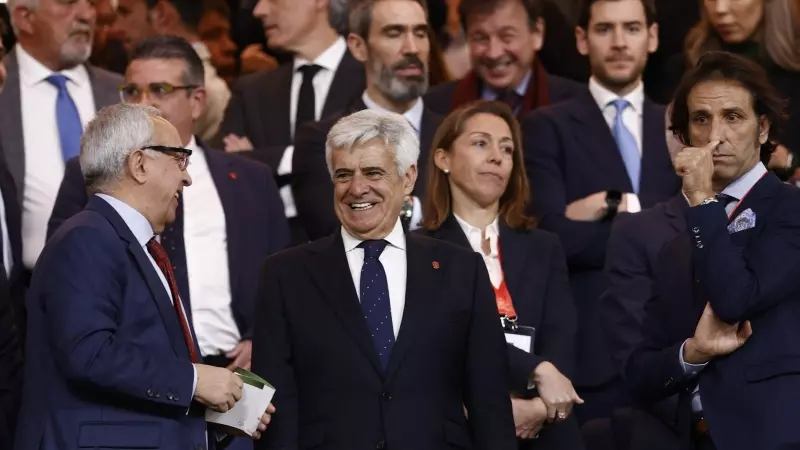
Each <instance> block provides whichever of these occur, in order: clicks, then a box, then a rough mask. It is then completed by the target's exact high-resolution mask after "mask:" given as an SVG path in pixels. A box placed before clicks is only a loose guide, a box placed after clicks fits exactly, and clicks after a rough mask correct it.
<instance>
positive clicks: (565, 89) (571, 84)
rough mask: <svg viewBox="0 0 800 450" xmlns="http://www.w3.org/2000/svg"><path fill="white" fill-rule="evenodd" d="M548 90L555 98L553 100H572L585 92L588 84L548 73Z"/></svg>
mask: <svg viewBox="0 0 800 450" xmlns="http://www.w3.org/2000/svg"><path fill="white" fill-rule="evenodd" d="M547 88H548V90H549V91H550V94H551V96H552V97H554V98H553V99H551V100H555V101H559V100H566V99H569V98H572V97H574V96H575V95H577V94H579V93H581V92H583V90H584V89H586V84H584V83H579V82H577V81H575V80H570V79H569V78H564V77H561V76H558V75H552V74H549V73H548V74H547Z"/></svg>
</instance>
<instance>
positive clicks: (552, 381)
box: [533, 361, 583, 422]
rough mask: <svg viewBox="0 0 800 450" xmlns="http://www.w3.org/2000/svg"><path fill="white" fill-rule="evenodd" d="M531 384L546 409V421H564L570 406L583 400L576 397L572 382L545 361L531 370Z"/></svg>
mask: <svg viewBox="0 0 800 450" xmlns="http://www.w3.org/2000/svg"><path fill="white" fill-rule="evenodd" d="M533 382H534V383H536V390H537V391H538V392H539V398H541V399H542V402H543V403H544V405H545V407H546V408H547V419H548V420H549V421H550V422H552V421H554V420H559V421H561V420H564V419H566V418H567V417H569V414H570V413H571V412H572V405H574V404H576V403H577V404H579V405H581V404H583V399H582V398H580V397H578V394H577V393H576V392H575V388H573V387H572V382H571V381H569V378H567V377H565V376H564V375H563V374H562V373H561V372H559V371H558V369H556V366H554V365H553V364H551V363H549V362H547V361H545V362H543V363H540V364H539V365H538V366H536V369H534V370H533Z"/></svg>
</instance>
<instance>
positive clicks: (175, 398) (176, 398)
mask: <svg viewBox="0 0 800 450" xmlns="http://www.w3.org/2000/svg"><path fill="white" fill-rule="evenodd" d="M172 399H173V400H175V401H176V402H177V401H180V399H181V398H180V397H178V394H175V395H173V396H172Z"/></svg>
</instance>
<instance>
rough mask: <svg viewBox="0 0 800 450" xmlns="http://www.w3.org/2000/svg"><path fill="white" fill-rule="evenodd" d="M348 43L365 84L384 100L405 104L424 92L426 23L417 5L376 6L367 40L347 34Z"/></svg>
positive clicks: (405, 1) (392, 1)
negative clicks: (363, 72)
mask: <svg viewBox="0 0 800 450" xmlns="http://www.w3.org/2000/svg"><path fill="white" fill-rule="evenodd" d="M349 41H350V42H349V44H350V49H351V51H352V52H353V55H354V56H355V57H356V59H358V60H359V61H361V62H363V63H364V64H365V66H366V68H367V80H368V82H369V84H370V85H373V86H374V87H375V88H377V90H378V91H379V92H380V93H381V94H382V95H384V96H385V97H387V98H389V99H390V100H392V101H396V102H407V101H411V100H415V99H417V98H419V97H420V96H422V95H423V94H425V92H426V91H427V90H428V58H429V56H430V40H429V38H428V19H427V16H426V15H425V10H424V9H423V8H422V6H421V5H420V4H419V3H417V2H414V1H409V0H384V1H381V2H378V3H376V4H375V7H374V8H373V10H372V23H371V25H370V30H369V35H368V36H367V39H366V40H365V39H363V38H361V37H360V36H357V35H355V34H351V35H350V37H349Z"/></svg>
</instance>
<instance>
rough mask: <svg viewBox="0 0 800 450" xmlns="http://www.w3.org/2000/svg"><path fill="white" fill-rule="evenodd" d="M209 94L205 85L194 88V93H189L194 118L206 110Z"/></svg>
mask: <svg viewBox="0 0 800 450" xmlns="http://www.w3.org/2000/svg"><path fill="white" fill-rule="evenodd" d="M207 94H208V93H207V92H206V88H205V87H204V86H200V87H197V88H194V89H192V93H191V94H189V103H190V104H191V105H192V119H193V120H197V119H198V118H199V117H200V116H201V115H202V114H203V111H205V109H206V98H207Z"/></svg>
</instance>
